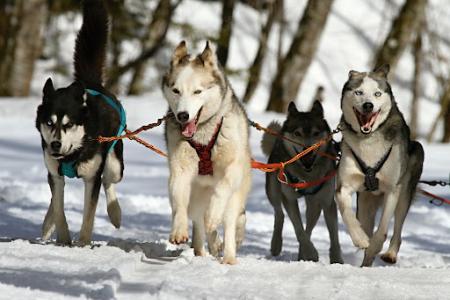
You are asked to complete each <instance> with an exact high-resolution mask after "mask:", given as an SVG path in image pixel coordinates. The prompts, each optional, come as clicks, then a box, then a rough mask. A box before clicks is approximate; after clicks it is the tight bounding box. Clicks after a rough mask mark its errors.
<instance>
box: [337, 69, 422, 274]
mask: <svg viewBox="0 0 450 300" xmlns="http://www.w3.org/2000/svg"><path fill="white" fill-rule="evenodd" d="M388 73H389V66H388V65H384V66H382V67H380V68H378V69H376V70H374V71H373V72H357V71H350V72H349V77H348V81H347V82H346V83H345V85H344V88H343V90H342V99H341V108H342V120H341V124H343V128H344V130H343V133H342V134H343V141H342V159H341V162H340V165H339V170H338V181H337V190H336V200H337V202H338V206H339V210H340V212H341V215H342V219H343V221H344V223H345V224H346V226H347V229H348V232H349V234H350V236H351V238H352V241H353V244H354V245H355V246H356V247H359V248H361V249H365V255H364V260H363V262H362V266H371V265H372V263H373V261H374V259H375V256H376V255H377V254H378V253H379V252H380V251H381V250H382V247H383V243H384V241H385V240H386V234H387V231H388V226H389V221H390V220H391V218H392V216H393V215H395V223H394V232H393V235H392V239H391V242H390V245H389V249H388V250H387V252H386V253H384V254H383V255H382V256H381V258H382V259H383V260H384V261H385V262H388V263H395V262H396V261H397V253H398V251H399V248H400V243H401V231H402V227H403V223H404V221H405V218H406V215H407V213H408V210H409V207H410V205H411V202H412V200H413V197H414V193H415V190H416V186H417V183H418V180H419V178H420V175H421V173H422V166H423V159H424V152H423V148H422V146H421V144H420V143H418V142H416V141H412V140H411V139H410V133H409V127H408V126H407V125H406V123H405V120H404V118H403V115H402V113H401V112H400V111H399V109H398V107H397V103H396V102H395V99H394V95H393V93H392V89H391V86H390V84H389V82H388V79H387V76H388ZM353 193H357V212H356V216H355V214H354V212H353V210H352V194H353ZM380 207H382V214H381V219H380V222H379V225H378V228H377V230H376V231H375V232H374V224H375V217H376V213H377V210H378V208H380Z"/></svg>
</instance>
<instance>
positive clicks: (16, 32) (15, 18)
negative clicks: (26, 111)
mask: <svg viewBox="0 0 450 300" xmlns="http://www.w3.org/2000/svg"><path fill="white" fill-rule="evenodd" d="M47 12H48V8H47V1H46V0H16V1H2V3H1V4H0V61H1V64H0V95H1V96H19V97H20V96H28V95H29V93H30V86H31V80H32V78H33V72H34V64H35V61H36V60H37V59H38V58H39V56H40V54H41V51H42V42H43V33H44V30H43V29H44V26H45V23H46V20H47Z"/></svg>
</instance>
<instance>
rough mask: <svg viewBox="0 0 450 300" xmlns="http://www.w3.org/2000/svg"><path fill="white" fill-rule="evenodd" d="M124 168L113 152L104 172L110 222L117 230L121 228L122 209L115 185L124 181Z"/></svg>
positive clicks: (107, 159)
mask: <svg viewBox="0 0 450 300" xmlns="http://www.w3.org/2000/svg"><path fill="white" fill-rule="evenodd" d="M122 173H123V166H122V164H121V162H120V161H119V159H117V157H116V154H115V153H114V152H111V153H109V154H108V157H107V158H106V162H105V168H104V170H103V177H102V181H103V188H104V190H105V194H106V204H107V211H108V216H109V220H110V221H111V223H112V224H113V225H114V227H116V228H120V221H121V218H122V211H121V209H120V205H119V201H118V200H117V195H116V189H115V183H117V182H119V181H120V180H121V179H122Z"/></svg>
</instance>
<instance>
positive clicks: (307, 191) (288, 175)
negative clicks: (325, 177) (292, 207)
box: [284, 171, 325, 197]
mask: <svg viewBox="0 0 450 300" xmlns="http://www.w3.org/2000/svg"><path fill="white" fill-rule="evenodd" d="M284 175H286V179H287V181H288V182H289V183H300V182H305V180H303V179H301V178H298V177H296V176H294V175H292V174H291V173H289V172H287V171H284ZM324 185H325V182H324V183H322V184H320V185H317V186H313V187H310V188H307V189H294V190H295V192H296V193H297V194H298V196H299V197H304V196H311V195H315V194H317V193H318V192H319V191H320V190H321V189H322V187H323V186H324Z"/></svg>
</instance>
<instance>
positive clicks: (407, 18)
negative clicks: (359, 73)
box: [373, 0, 427, 74]
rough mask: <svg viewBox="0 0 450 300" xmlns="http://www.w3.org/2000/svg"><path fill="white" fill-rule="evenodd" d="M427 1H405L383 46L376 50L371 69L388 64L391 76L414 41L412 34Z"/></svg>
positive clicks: (420, 20) (422, 15)
mask: <svg viewBox="0 0 450 300" xmlns="http://www.w3.org/2000/svg"><path fill="white" fill-rule="evenodd" d="M426 5H427V0H406V2H405V4H404V5H403V7H402V8H401V9H400V12H399V13H398V15H397V17H396V18H395V20H394V21H393V22H392V26H391V30H390V31H389V34H388V35H387V37H386V39H385V41H384V42H383V45H382V46H381V47H380V48H379V49H378V51H377V53H376V54H375V57H374V63H373V67H374V68H376V67H378V66H381V65H384V64H389V65H390V67H391V72H390V73H391V74H394V72H393V70H394V69H395V67H396V66H397V62H398V61H399V59H400V56H401V55H402V53H403V51H404V50H405V48H406V47H407V46H408V45H410V44H411V43H412V42H413V40H414V33H416V32H418V27H419V26H420V24H422V20H423V19H424V17H425V8H426Z"/></svg>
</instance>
